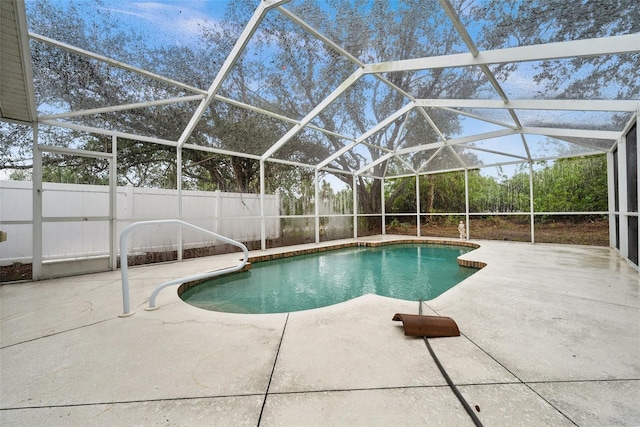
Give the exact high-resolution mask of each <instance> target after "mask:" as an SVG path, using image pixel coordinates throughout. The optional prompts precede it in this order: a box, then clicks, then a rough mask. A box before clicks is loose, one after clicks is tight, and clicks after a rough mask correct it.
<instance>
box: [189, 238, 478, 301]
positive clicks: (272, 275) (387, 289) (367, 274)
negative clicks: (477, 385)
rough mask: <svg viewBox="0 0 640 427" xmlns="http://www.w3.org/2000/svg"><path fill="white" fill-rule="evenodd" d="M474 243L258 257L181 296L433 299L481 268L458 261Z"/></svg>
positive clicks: (199, 298)
mask: <svg viewBox="0 0 640 427" xmlns="http://www.w3.org/2000/svg"><path fill="white" fill-rule="evenodd" d="M471 250H473V248H470V247H463V246H453V245H441V244H393V245H385V246H380V247H373V248H372V247H352V248H346V249H336V250H330V251H324V252H317V253H313V254H307V255H299V256H294V257H288V258H282V259H278V260H272V261H265V262H259V263H255V264H253V265H252V268H251V270H249V271H243V272H239V273H233V274H229V275H227V276H221V277H217V278H215V279H211V280H209V281H206V282H203V283H200V284H197V285H195V286H191V287H188V289H186V290H184V291H182V292H180V298H182V300H184V301H185V302H187V303H189V304H191V305H194V306H196V307H199V308H203V309H206V310H212V311H223V312H231V313H284V312H291V311H301V310H308V309H312V308H319V307H326V306H328V305H333V304H337V303H340V302H343V301H347V300H350V299H353V298H356V297H358V296H360V295H365V294H369V293H374V294H377V295H382V296H387V297H392V298H398V299H403V300H410V301H419V300H429V299H432V298H435V297H437V296H438V295H440V294H441V293H443V292H445V291H446V290H448V289H450V288H451V287H453V286H455V285H456V284H458V283H459V282H461V281H462V280H464V279H466V278H467V277H469V276H470V275H472V274H473V273H475V272H476V271H477V269H476V268H472V267H463V266H460V265H458V263H457V257H459V256H460V255H462V254H464V253H466V252H469V251H471Z"/></svg>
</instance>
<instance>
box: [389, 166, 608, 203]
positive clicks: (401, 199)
mask: <svg viewBox="0 0 640 427" xmlns="http://www.w3.org/2000/svg"><path fill="white" fill-rule="evenodd" d="M538 166H539V167H537V168H535V169H534V174H533V186H534V209H535V211H536V212H599V211H606V210H607V194H608V193H607V161H606V156H605V155H595V156H588V157H578V158H571V159H560V160H557V161H555V162H549V163H542V164H540V165H538ZM498 172H499V173H498V175H497V176H485V175H482V174H481V173H480V171H479V170H472V171H469V177H468V178H469V210H470V212H479V213H484V212H486V213H500V212H529V208H530V201H529V194H530V191H529V167H528V165H527V164H523V165H522V166H520V167H519V168H518V169H517V170H516V171H515V173H514V174H513V175H512V176H506V175H505V174H504V173H502V172H501V170H500V169H499V170H498ZM415 182H416V181H415V178H414V177H406V178H401V179H397V180H392V181H389V182H388V184H387V185H386V186H385V189H386V194H385V197H386V198H387V212H389V213H412V212H415V211H416V188H415ZM464 200H465V199H464V173H463V172H450V173H444V174H437V175H428V176H423V177H420V206H421V207H422V211H423V212H427V213H462V212H464V211H465V206H464Z"/></svg>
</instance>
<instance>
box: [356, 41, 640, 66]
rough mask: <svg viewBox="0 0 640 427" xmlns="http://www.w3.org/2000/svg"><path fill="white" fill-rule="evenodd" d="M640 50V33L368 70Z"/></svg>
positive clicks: (398, 63)
mask: <svg viewBox="0 0 640 427" xmlns="http://www.w3.org/2000/svg"><path fill="white" fill-rule="evenodd" d="M639 51H640V34H628V35H623V36H613V37H602V38H595V39H586V40H574V41H568V42H559V43H547V44H542V45H534V46H520V47H512V48H507V49H497V50H488V51H482V52H479V53H478V55H477V56H475V57H474V56H473V54H471V53H459V54H453V55H442V56H433V57H427V58H415V59H404V60H399V61H391V62H380V63H377V64H369V65H367V66H365V73H390V72H396V71H416V70H427V69H436V68H448V67H469V66H474V65H476V66H480V65H489V64H504V63H515V62H525V61H544V60H550V59H564V58H578V57H585V56H599V55H617V54H625V53H633V52H639Z"/></svg>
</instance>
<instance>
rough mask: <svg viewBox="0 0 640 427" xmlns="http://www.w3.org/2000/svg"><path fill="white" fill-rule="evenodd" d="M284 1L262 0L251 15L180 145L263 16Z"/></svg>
mask: <svg viewBox="0 0 640 427" xmlns="http://www.w3.org/2000/svg"><path fill="white" fill-rule="evenodd" d="M282 3H285V1H283V0H280V1H274V0H264V1H262V2H260V4H258V7H257V8H256V10H255V11H254V13H253V16H251V19H250V20H249V22H248V23H247V25H246V26H245V27H244V30H243V31H242V34H240V36H239V37H238V39H237V40H236V44H235V45H234V46H233V49H231V52H230V53H229V55H228V56H227V59H225V61H224V63H223V64H222V67H221V68H220V71H218V74H217V75H216V77H215V78H214V79H213V83H211V86H209V89H208V90H207V97H206V98H205V99H203V100H202V101H201V102H200V105H199V106H198V108H197V109H196V112H195V113H194V114H193V116H192V117H191V120H189V123H188V124H187V126H186V127H185V129H184V130H183V131H182V135H180V138H179V139H178V147H182V146H183V145H184V144H185V143H186V141H187V139H189V137H190V136H191V134H192V133H193V130H194V129H195V127H196V125H197V124H198V122H199V121H200V119H201V118H202V115H203V114H204V112H205V111H206V109H207V108H208V107H209V105H211V102H212V101H213V100H214V97H215V95H216V93H217V92H218V90H219V89H220V86H222V82H223V81H224V79H225V78H226V77H227V75H228V74H229V73H230V72H231V68H233V66H234V65H235V63H236V61H237V60H238V58H239V57H240V55H241V54H242V52H243V51H244V48H245V47H246V46H247V44H248V43H249V40H251V37H252V36H253V33H255V32H256V30H257V29H258V25H260V22H262V18H264V15H265V14H266V13H267V11H268V10H269V9H271V8H273V7H276V6H278V5H279V4H282Z"/></svg>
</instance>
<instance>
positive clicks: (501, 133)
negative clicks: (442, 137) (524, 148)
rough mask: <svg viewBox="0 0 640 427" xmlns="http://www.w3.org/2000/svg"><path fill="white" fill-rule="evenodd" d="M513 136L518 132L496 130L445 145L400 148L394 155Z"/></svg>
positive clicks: (434, 143)
mask: <svg viewBox="0 0 640 427" xmlns="http://www.w3.org/2000/svg"><path fill="white" fill-rule="evenodd" d="M515 134H518V131H517V130H513V129H505V130H498V131H493V132H487V133H480V134H477V135H471V136H465V137H462V138H453V139H449V140H447V142H446V143H445V142H444V141H439V142H432V143H429V144H423V145H417V146H415V147H406V148H401V149H400V150H398V151H396V154H407V153H415V152H417V151H423V150H429V149H432V148H440V147H442V146H444V145H457V144H464V143H466V142H473V141H482V140H483V139H491V138H499V137H501V136H507V135H515Z"/></svg>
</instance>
